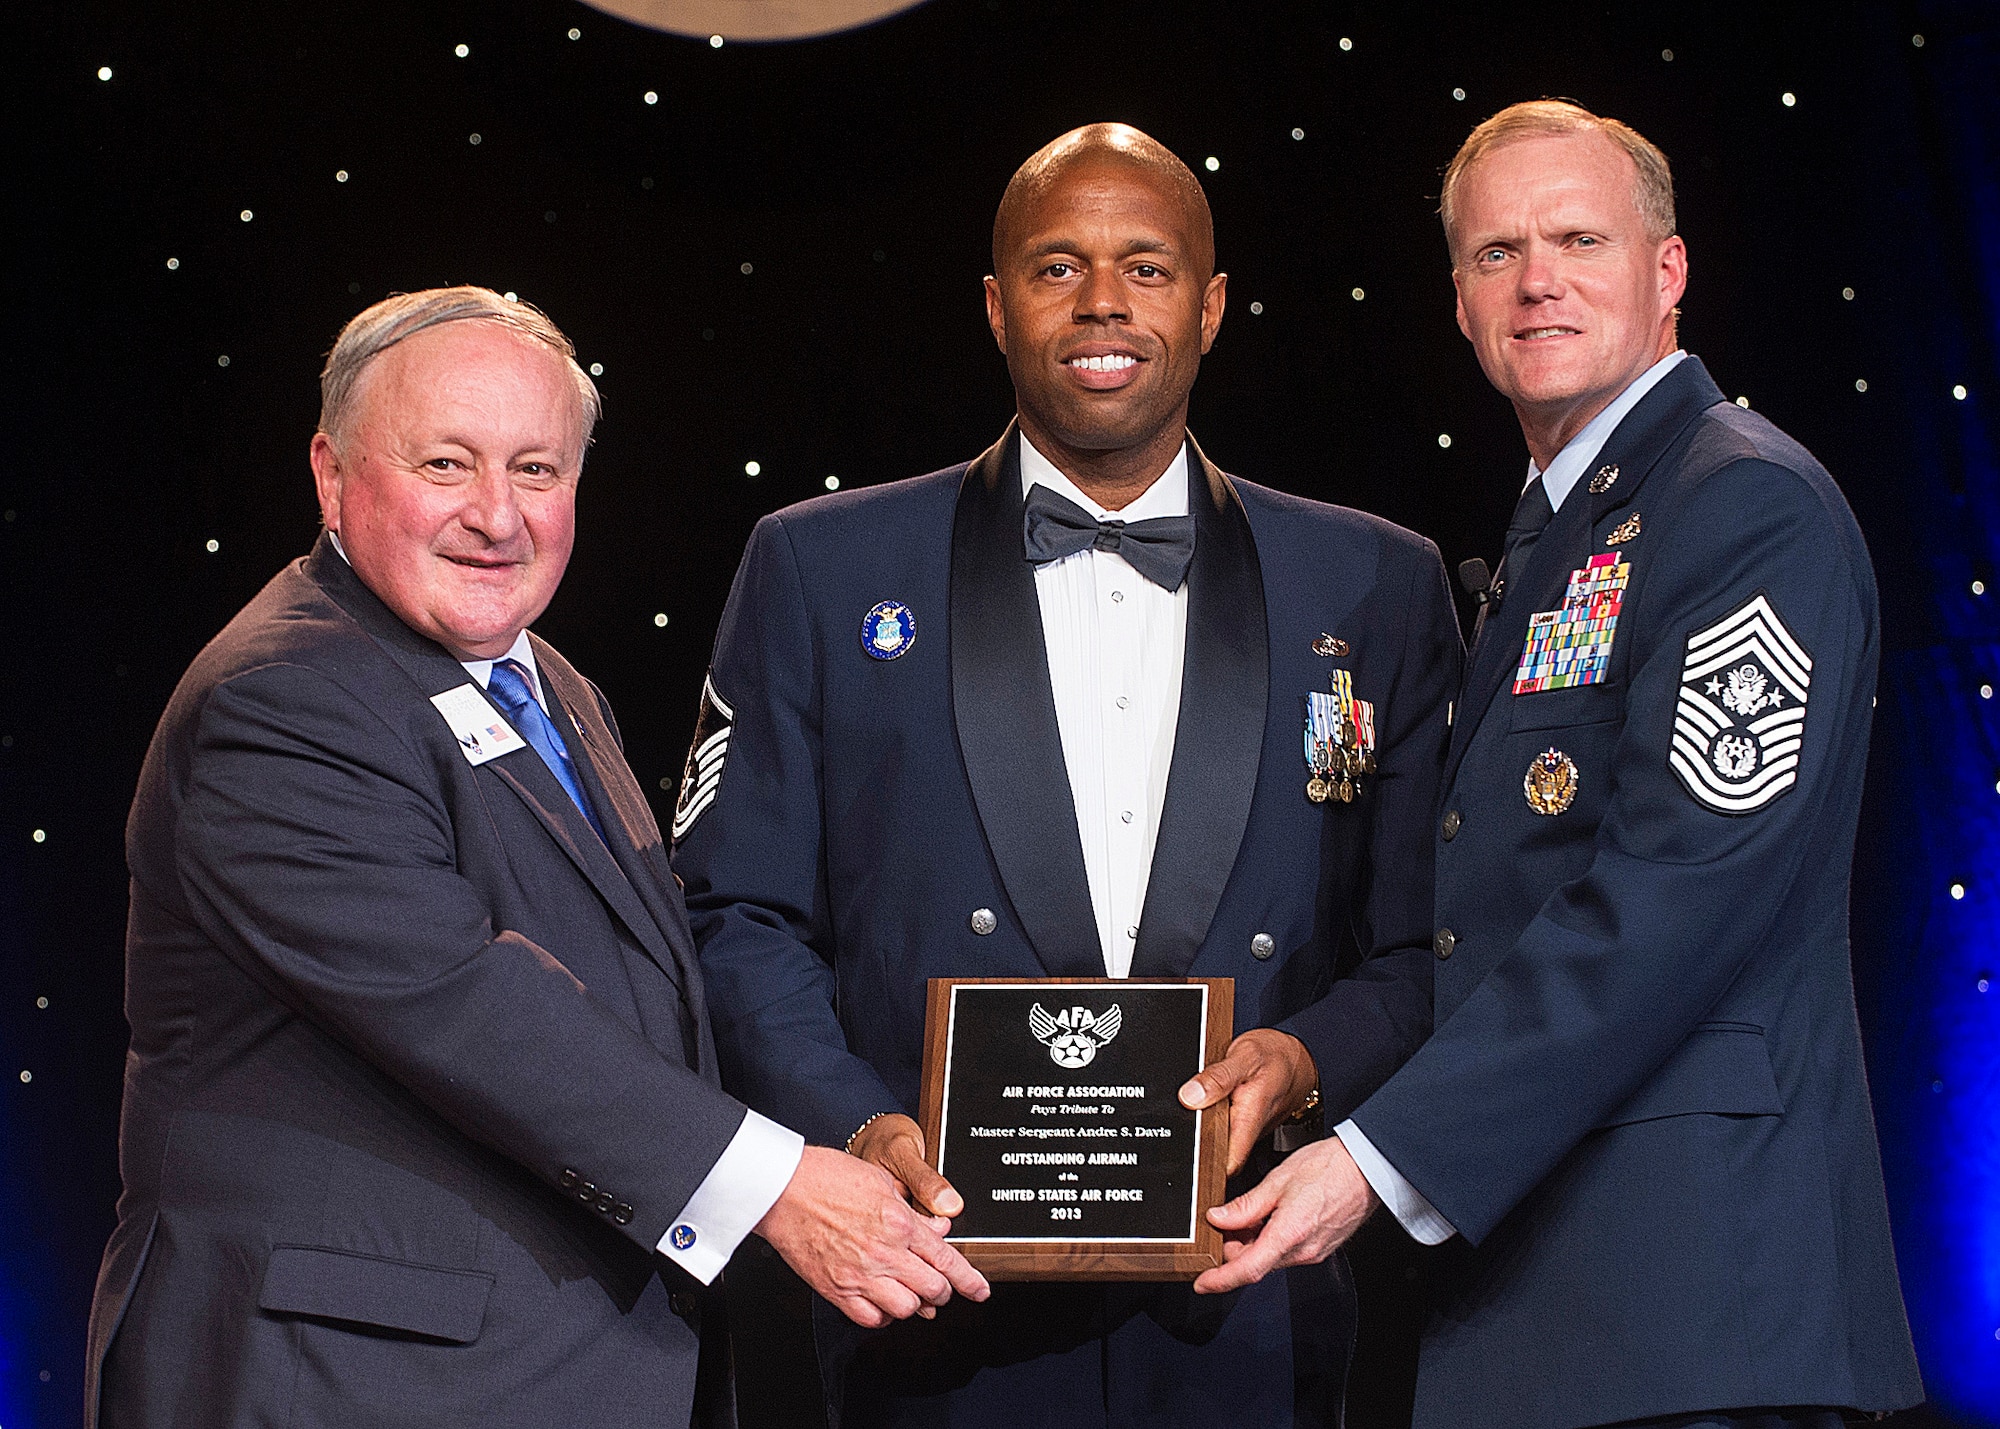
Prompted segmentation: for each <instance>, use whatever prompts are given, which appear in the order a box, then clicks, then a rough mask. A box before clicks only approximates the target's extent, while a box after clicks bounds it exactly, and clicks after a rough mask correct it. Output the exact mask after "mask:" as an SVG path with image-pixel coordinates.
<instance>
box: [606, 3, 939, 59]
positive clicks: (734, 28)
mask: <svg viewBox="0 0 2000 1429" xmlns="http://www.w3.org/2000/svg"><path fill="white" fill-rule="evenodd" d="M587 3H588V4H589V5H591V6H592V7H593V8H595V9H598V10H602V11H604V12H605V13H606V14H607V15H616V16H618V18H620V19H621V20H631V21H633V22H634V23H635V24H640V25H645V26H647V27H648V28H650V29H654V30H665V31H666V32H667V33H668V34H670V35H686V36H687V37H688V38H689V39H694V40H706V41H708V43H709V44H710V45H711V46H713V47H714V48H716V49H721V48H722V45H723V42H724V41H726V40H809V39H813V38H814V37H816V36H819V35H834V34H838V33H840V32H841V31H842V30H852V29H856V28H858V27H859V26H862V25H872V24H874V23H875V22H876V21H877V20H886V19H888V18H889V17H890V16H891V15H898V14H901V13H902V12H903V11H905V10H914V9H916V8H917V6H918V5H920V4H922V3H923V0H587Z"/></svg>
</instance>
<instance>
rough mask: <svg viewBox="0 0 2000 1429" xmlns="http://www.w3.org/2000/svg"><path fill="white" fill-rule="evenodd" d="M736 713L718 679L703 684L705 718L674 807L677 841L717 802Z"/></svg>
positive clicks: (698, 727) (697, 724)
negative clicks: (719, 688)
mask: <svg viewBox="0 0 2000 1429" xmlns="http://www.w3.org/2000/svg"><path fill="white" fill-rule="evenodd" d="M735 719H736V712H735V711H734V710H732V709H730V707H729V706H728V705H726V704H724V703H723V702H722V696H721V695H718V694H717V693H716V692H715V677H714V676H713V675H710V676H709V677H707V678H705V679H704V680H703V681H702V682H701V715H700V717H699V718H698V719H696V721H695V726H694V744H693V746H692V747H691V748H690V749H689V750H688V757H687V769H686V770H685V772H683V773H682V775H681V796H680V799H679V800H678V801H677V802H676V803H675V805H674V828H673V841H674V842H675V843H679V842H680V841H681V840H682V839H684V838H686V837H687V832H688V830H689V829H691V828H693V827H694V821H695V820H696V819H698V818H700V817H701V816H702V814H703V813H705V812H706V811H707V809H708V806H709V805H710V804H713V803H714V802H715V795H716V791H717V790H718V789H720V788H721V787H722V765H723V762H724V761H725V760H727V759H728V758H729V734H730V731H731V730H733V729H735V728H736V725H735V723H734V721H735Z"/></svg>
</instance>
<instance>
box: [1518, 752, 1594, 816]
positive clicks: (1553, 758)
mask: <svg viewBox="0 0 2000 1429" xmlns="http://www.w3.org/2000/svg"><path fill="white" fill-rule="evenodd" d="M1581 778H1582V776H1581V775H1579V774H1578V773H1577V772H1576V761H1575V760H1574V759H1571V758H1570V757H1569V756H1568V755H1567V754H1564V753H1563V752H1562V751H1561V750H1560V749H1548V750H1545V751H1543V752H1542V753H1540V754H1537V755H1536V756H1535V758H1534V761H1533V762H1532V763H1531V764H1529V765H1528V776H1527V778H1525V779H1523V780H1522V781H1521V791H1522V792H1523V793H1525V794H1526V795H1527V796H1528V807H1529V808H1531V809H1533V810H1534V811H1535V812H1536V813H1538V814H1560V813H1562V812H1563V811H1564V810H1565V809H1567V808H1568V807H1569V806H1570V805H1571V804H1574V803H1575V802H1576V786H1577V784H1578V783H1579V782H1580V780H1581Z"/></svg>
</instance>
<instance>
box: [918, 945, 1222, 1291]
mask: <svg viewBox="0 0 2000 1429" xmlns="http://www.w3.org/2000/svg"><path fill="white" fill-rule="evenodd" d="M1233 989H1234V983H1233V982H1231V980H1229V979H1227V978H1196V979H1186V980H1181V981H1167V980H1160V981H1147V982H1140V981H1133V980H1120V979H1108V978H1089V979H996V978H964V979H961V978H934V979H932V981H931V984H930V1003H929V1017H928V1024H927V1028H926V1032H927V1035H926V1039H925V1059H924V1081H923V1117H924V1139H923V1144H924V1146H925V1148H926V1150H927V1155H928V1158H929V1166H930V1169H931V1170H933V1171H934V1172H936V1173H937V1175H938V1176H940V1177H943V1178H946V1179H948V1181H949V1182H950V1184H951V1186H953V1187H954V1188H955V1189H956V1191H957V1193H958V1194H959V1195H960V1196H961V1197H962V1200H963V1209H962V1211H961V1213H960V1214H959V1215H957V1216H956V1217H954V1218H953V1224H952V1231H951V1234H950V1236H949V1239H950V1240H951V1242H952V1243H953V1244H954V1245H956V1246H957V1247H958V1248H959V1249H960V1250H961V1251H962V1252H963V1253H964V1255H965V1257H966V1259H967V1260H968V1261H970V1262H971V1263H972V1264H973V1265H975V1266H977V1267H978V1268H979V1269H980V1270H982V1271H984V1272H985V1273H986V1274H987V1275H988V1276H989V1277H992V1278H996V1279H1009V1280H1021V1279H1058V1280H1190V1279H1193V1278H1194V1277H1195V1276H1197V1275H1199V1274H1200V1273H1201V1272H1203V1271H1204V1270H1208V1269H1211V1268H1213V1267H1216V1266H1219V1265H1220V1264H1221V1263H1222V1236H1221V1233H1220V1232H1219V1231H1218V1230H1217V1229H1216V1228H1215V1227H1214V1226H1213V1225H1212V1224H1211V1223H1210V1222H1209V1219H1208V1216H1207V1212H1208V1210H1209V1209H1210V1208H1211V1207H1213V1206H1214V1205H1215V1204H1216V1203H1217V1202H1218V1201H1220V1200H1221V1197H1222V1187H1223V1179H1224V1164H1223V1163H1224V1159H1225V1155H1226V1149H1225V1148H1226V1145H1227V1142H1228V1137H1229V1105H1228V1101H1227V1099H1226V1097H1225V1099H1224V1100H1222V1101H1221V1102H1220V1104H1218V1105H1216V1106H1213V1107H1203V1108H1192V1107H1188V1106H1184V1105H1183V1104H1182V1103H1181V1101H1180V1099H1179V1092H1180V1090H1181V1088H1182V1086H1183V1085H1184V1084H1185V1083H1186V1082H1187V1081H1188V1079H1189V1078H1190V1077H1192V1076H1194V1075H1195V1074H1196V1073H1198V1072H1200V1071H1201V1070H1202V1069H1203V1068H1204V1067H1206V1066H1207V1065H1208V1064H1209V1063H1210V1062H1212V1061H1215V1060H1217V1059H1219V1058H1220V1057H1221V1055H1222V1051H1223V1048H1224V1047H1225V1046H1226V1045H1227V1044H1228V1042H1229V1036H1230V1031H1231V1027H1232V1021H1233ZM885 1120H886V1118H885Z"/></svg>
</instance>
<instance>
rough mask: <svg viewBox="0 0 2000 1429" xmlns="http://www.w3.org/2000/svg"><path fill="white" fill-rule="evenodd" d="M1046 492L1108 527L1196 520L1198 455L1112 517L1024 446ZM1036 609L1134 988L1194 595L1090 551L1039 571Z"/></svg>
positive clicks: (1088, 835)
mask: <svg viewBox="0 0 2000 1429" xmlns="http://www.w3.org/2000/svg"><path fill="white" fill-rule="evenodd" d="M1036 486H1046V487H1047V488H1048V489H1049V490H1050V491H1053V492H1055V493H1056V494H1057V495H1058V496H1064V497H1067V498H1068V499H1069V500H1071V501H1074V502H1075V503H1076V504H1077V505H1078V506H1081V507H1082V508H1083V509H1084V510H1085V511H1088V512H1089V513H1090V514H1091V515H1092V516H1093V517H1095V518H1096V519H1098V520H1100V521H1102V520H1105V519H1107V518H1108V519H1112V520H1118V521H1126V522H1132V521H1147V520H1151V519H1153V518H1154V517H1158V516H1185V515H1187V514H1188V459H1187V447H1186V446H1185V444H1184V445H1183V446H1182V447H1181V449H1180V451H1179V452H1178V453H1177V454H1176V455H1175V457H1174V459H1173V461H1172V462H1171V463H1169V464H1168V466H1167V469H1166V470H1165V471H1164V472H1162V473H1161V474H1160V475H1159V476H1158V477H1157V478H1155V479H1154V481H1153V484H1152V485H1151V486H1149V487H1147V488H1146V490H1145V492H1144V494H1143V495H1141V496H1140V497H1139V498H1138V499H1137V500H1136V501H1133V502H1132V503H1131V504H1129V505H1127V506H1126V507H1124V508H1123V509H1122V510H1118V511H1107V510H1105V509H1104V507H1102V506H1100V505H1098V504H1097V503H1096V502H1095V501H1092V500H1091V499H1090V498H1089V497H1088V496H1086V495H1084V493H1083V491H1082V489H1081V488H1079V487H1078V486H1077V484H1076V483H1075V482H1073V481H1071V480H1070V479H1069V478H1068V477H1066V476H1064V475H1063V474H1062V473H1061V472H1060V471H1058V470H1056V468H1055V464H1054V463H1052V462H1051V461H1049V459H1048V458H1047V457H1045V456H1043V455H1042V454H1041V453H1040V452H1038V451H1036V450H1035V446H1034V443H1032V442H1030V441H1029V440H1028V439H1027V437H1026V436H1025V435H1024V436H1022V438H1021V492H1022V494H1023V495H1024V496H1025V495H1026V494H1027V492H1028V491H1029V490H1030V489H1032V488H1033V487H1036ZM1035 598H1036V600H1037V601H1038V602H1039V604H1040V606H1041V612H1042V640H1043V643H1044V644H1045V645H1046V646H1047V648H1048V654H1049V684H1050V686H1051V687H1052V688H1053V689H1054V691H1055V698H1056V727H1057V728H1058V729H1059V730H1060V731H1061V734H1062V751H1063V763H1064V764H1066V765H1067V766H1068V768H1069V788H1070V796H1071V798H1072V799H1073V800H1074V801H1075V804H1076V827H1077V832H1078V833H1079V834H1080V835H1081V836H1082V839H1083V871H1084V874H1085V876H1086V877H1087V878H1088V879H1089V881H1090V906H1091V911H1092V912H1094V913H1095V914H1096V915H1097V941H1098V945H1099V947H1101V948H1102V949H1103V952H1104V971H1105V974H1106V976H1108V977H1125V976H1127V975H1128V974H1129V973H1130V972H1131V970H1132V950H1133V947H1134V945H1135V944H1136V943H1137V941H1138V937H1139V915H1140V912H1141V911H1142V910H1143V909H1144V908H1145V906H1146V883H1147V880H1148V878H1149V877H1150V876H1151V874H1152V870H1153V844H1154V842H1155V841H1156V840H1157V839H1158V837H1159V832H1160V810H1161V809H1162V808H1163V807H1164V805H1165V804H1166V799H1167V773H1168V771H1169V769H1170V768H1171V767H1172V765H1173V761H1174V732H1175V730H1176V729H1177V728H1178V727H1179V724H1180V714H1181V665H1182V662H1183V660H1184V658H1185V656H1186V646H1187V609H1188V584H1187V582H1186V581H1182V582H1181V588H1180V589H1179V590H1177V591H1169V590H1166V589H1163V588H1162V587H1160V586H1157V585H1154V584H1153V583H1152V582H1151V581H1149V580H1147V579H1146V578H1145V577H1144V576H1142V575H1140V574H1139V573H1138V572H1137V571H1136V570H1134V569H1133V568H1132V567H1131V566H1130V565H1129V564H1128V563H1127V562H1126V560H1125V558H1124V557H1123V556H1120V555H1116V554H1113V553H1112V552H1109V551H1099V550H1095V549H1087V550H1082V551H1078V552H1077V553H1076V554H1075V555H1073V556H1065V557H1063V558H1062V559H1061V560H1059V561H1047V562H1044V563H1043V564H1041V565H1038V566H1036V567H1035Z"/></svg>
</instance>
